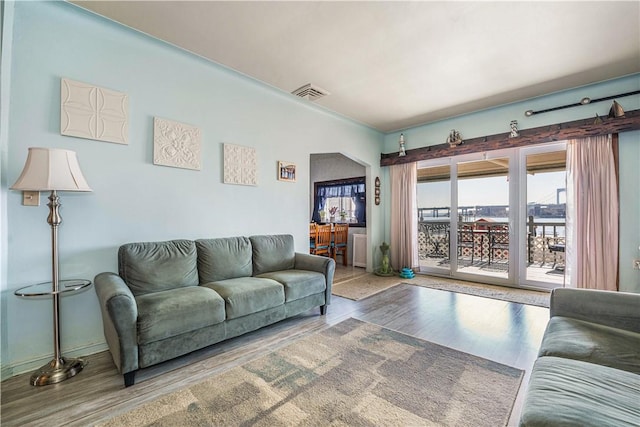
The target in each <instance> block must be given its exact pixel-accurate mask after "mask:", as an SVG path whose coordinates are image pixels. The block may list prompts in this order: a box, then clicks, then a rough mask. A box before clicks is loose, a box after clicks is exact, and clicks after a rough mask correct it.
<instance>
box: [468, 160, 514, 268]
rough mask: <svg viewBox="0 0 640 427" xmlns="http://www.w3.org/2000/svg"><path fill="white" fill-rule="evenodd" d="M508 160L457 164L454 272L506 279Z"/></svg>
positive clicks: (508, 239) (507, 263)
mask: <svg viewBox="0 0 640 427" xmlns="http://www.w3.org/2000/svg"><path fill="white" fill-rule="evenodd" d="M508 178H509V158H508V157H500V158H495V159H487V160H478V161H470V162H460V163H458V164H457V184H458V191H457V195H458V200H457V237H458V238H457V248H456V256H457V263H456V264H457V269H456V271H457V272H460V273H465V274H474V275H483V276H493V277H499V278H504V279H507V278H508V277H509V243H510V240H511V235H510V234H511V233H510V231H511V230H510V228H509V179H508Z"/></svg>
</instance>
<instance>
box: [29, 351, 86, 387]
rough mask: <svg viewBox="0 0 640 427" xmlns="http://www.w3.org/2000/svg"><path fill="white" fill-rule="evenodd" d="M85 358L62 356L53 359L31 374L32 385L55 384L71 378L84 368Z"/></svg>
mask: <svg viewBox="0 0 640 427" xmlns="http://www.w3.org/2000/svg"><path fill="white" fill-rule="evenodd" d="M85 365H86V363H85V362H84V360H83V359H69V358H65V357H61V358H59V359H53V360H52V361H51V362H49V363H47V364H46V365H44V366H42V367H41V368H40V369H38V370H37V371H35V372H34V373H33V374H32V375H31V379H30V384H31V385H48V384H55V383H59V382H61V381H64V380H66V379H67V378H71V377H73V376H74V375H76V374H77V373H79V372H80V371H82V368H84V367H85Z"/></svg>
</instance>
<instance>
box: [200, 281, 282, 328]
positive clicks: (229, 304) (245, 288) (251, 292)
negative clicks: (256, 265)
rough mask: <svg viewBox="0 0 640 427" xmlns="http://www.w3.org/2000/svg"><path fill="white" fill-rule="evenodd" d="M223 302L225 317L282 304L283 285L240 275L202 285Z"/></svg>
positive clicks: (241, 314)
mask: <svg viewBox="0 0 640 427" xmlns="http://www.w3.org/2000/svg"><path fill="white" fill-rule="evenodd" d="M203 286H205V287H208V288H211V289H213V290H214V291H216V292H217V293H218V294H220V296H221V297H222V298H224V302H225V311H226V313H227V319H234V318H236V317H242V316H246V315H247V314H253V313H257V312H259V311H262V310H267V309H269V308H273V307H277V306H279V305H282V304H284V287H283V286H282V285H281V284H280V283H278V282H276V281H275V280H271V279H262V278H258V277H242V278H237V279H228V280H221V281H218V282H211V283H207V284H205V285H203Z"/></svg>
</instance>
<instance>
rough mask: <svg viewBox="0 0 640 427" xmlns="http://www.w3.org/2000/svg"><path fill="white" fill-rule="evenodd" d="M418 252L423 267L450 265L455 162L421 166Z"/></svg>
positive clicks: (431, 269)
mask: <svg viewBox="0 0 640 427" xmlns="http://www.w3.org/2000/svg"><path fill="white" fill-rule="evenodd" d="M417 198H418V255H419V259H420V270H421V271H425V272H439V273H440V274H443V273H448V272H449V269H450V259H449V252H450V250H449V246H450V240H451V239H450V236H449V230H450V223H451V166H449V164H446V165H441V166H431V167H425V168H419V169H418V187H417Z"/></svg>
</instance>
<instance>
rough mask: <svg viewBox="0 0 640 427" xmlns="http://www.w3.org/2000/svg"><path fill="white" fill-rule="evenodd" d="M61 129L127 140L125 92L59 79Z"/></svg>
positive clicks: (82, 135) (69, 133) (89, 136)
mask: <svg viewBox="0 0 640 427" xmlns="http://www.w3.org/2000/svg"><path fill="white" fill-rule="evenodd" d="M60 133H61V134H62V135H67V136H76V137H79V138H87V139H95V140H97V141H107V142H115V143H117V144H128V143H129V98H128V96H127V95H126V94H124V93H121V92H116V91H113V90H110V89H104V88H101V87H98V86H93V85H90V84H87V83H82V82H76V81H74V80H69V79H61V81H60Z"/></svg>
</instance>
